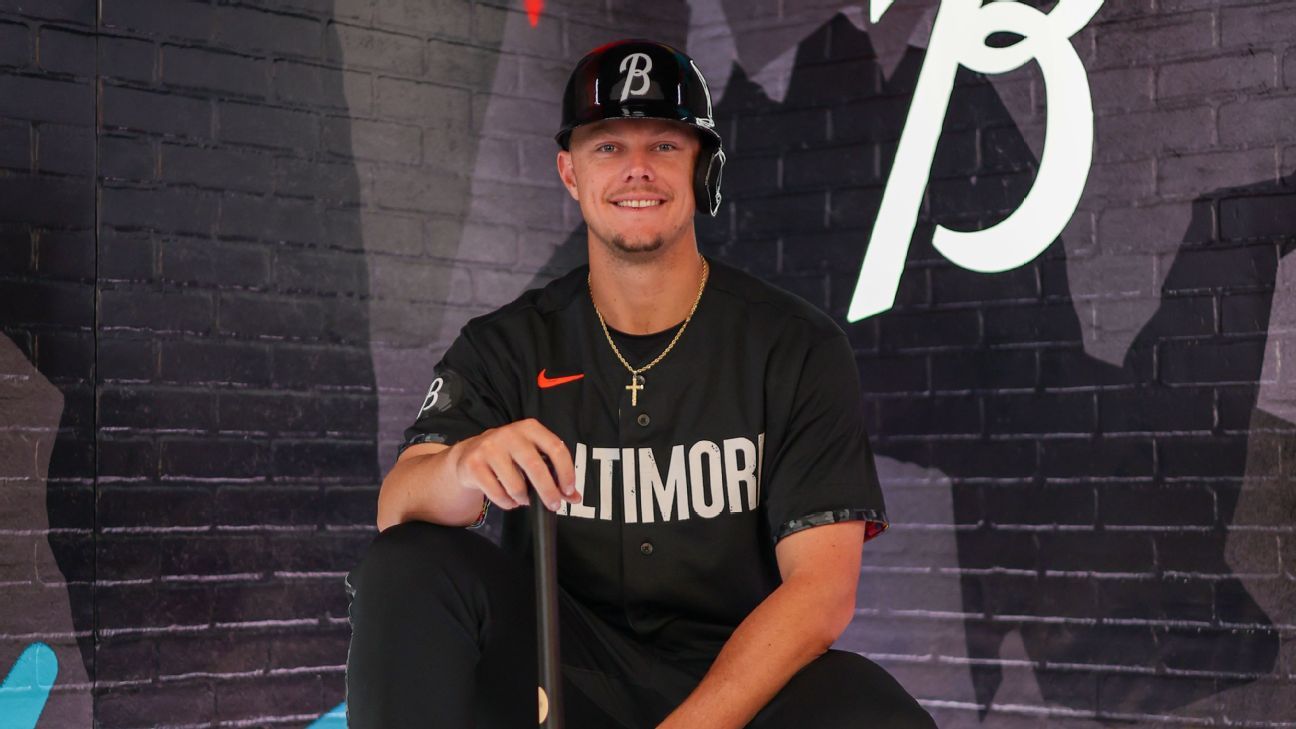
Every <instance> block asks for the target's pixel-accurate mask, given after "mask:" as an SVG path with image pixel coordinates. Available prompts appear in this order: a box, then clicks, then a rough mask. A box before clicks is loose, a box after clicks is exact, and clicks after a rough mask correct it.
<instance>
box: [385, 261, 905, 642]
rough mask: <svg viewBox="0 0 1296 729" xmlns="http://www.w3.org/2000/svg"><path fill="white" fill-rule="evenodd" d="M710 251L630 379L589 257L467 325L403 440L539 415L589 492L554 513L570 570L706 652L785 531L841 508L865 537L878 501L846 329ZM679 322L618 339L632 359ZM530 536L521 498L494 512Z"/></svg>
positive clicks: (607, 597) (512, 537)
mask: <svg viewBox="0 0 1296 729" xmlns="http://www.w3.org/2000/svg"><path fill="white" fill-rule="evenodd" d="M708 261H709V262H710V267H711V272H710V277H709V279H708V281H707V284H706V287H705V289H704V291H703V293H702V297H701V299H700V301H699V303H698V306H697V311H696V312H695V314H694V316H693V318H692V320H690V322H689V324H688V326H687V328H686V329H685V331H684V333H683V335H682V336H681V337H680V339H679V341H678V342H677V343H676V345H675V348H674V349H673V350H671V352H670V353H669V354H667V355H666V356H665V358H663V359H662V360H661V361H660V362H658V363H657V364H656V365H655V366H653V367H652V368H651V369H649V370H648V371H647V372H644V373H643V374H642V377H643V381H642V383H641V384H642V389H638V390H637V391H632V390H630V389H628V387H627V386H628V385H630V384H631V376H630V372H629V371H628V370H627V369H626V368H625V366H624V365H622V364H621V362H620V361H619V360H618V359H617V357H616V355H615V354H614V353H613V351H612V348H611V347H610V346H609V345H608V342H607V339H606V337H605V336H604V334H603V331H602V329H601V327H600V326H599V322H598V319H597V316H596V314H595V312H594V307H593V303H592V301H591V299H590V295H589V289H588V287H587V284H586V275H587V273H588V271H589V266H588V265H585V266H581V267H579V268H577V269H575V270H573V271H571V272H570V273H568V274H566V275H565V276H562V277H560V278H558V279H556V280H554V281H553V282H551V283H550V284H549V285H547V286H545V287H543V288H539V289H533V290H530V291H527V292H525V293H524V294H522V295H521V296H519V297H518V298H517V299H516V300H514V301H513V302H511V303H509V304H507V305H505V306H503V307H501V308H500V309H497V310H496V311H494V312H491V313H489V314H485V315H483V316H479V317H477V318H474V319H472V320H471V321H469V322H468V323H467V324H466V325H465V326H464V328H463V330H462V331H461V332H460V335H459V337H458V338H457V339H456V340H455V341H454V342H453V343H452V344H451V346H450V348H449V349H448V350H447V351H446V353H445V355H444V357H443V358H442V359H441V361H440V362H439V363H438V364H437V365H436V369H435V373H434V377H433V380H432V385H431V387H430V388H429V390H428V394H427V397H426V398H425V399H424V402H423V405H422V407H421V408H420V410H419V413H418V416H417V418H416V421H415V422H414V424H413V425H412V426H411V427H410V428H409V429H407V430H406V432H405V440H404V443H403V444H402V445H401V450H404V448H406V447H408V446H410V445H413V444H415V443H425V442H434V443H446V444H453V443H455V442H457V441H459V440H462V439H464V438H468V437H471V436H474V435H477V434H479V433H481V432H482V431H484V430H486V429H488V428H494V427H498V426H501V425H505V424H507V423H510V422H514V421H517V420H521V419H524V418H528V417H533V418H536V419H537V420H538V421H540V423H542V424H543V425H544V426H545V427H547V428H548V429H549V430H551V431H553V432H554V433H555V434H556V435H558V436H559V437H560V438H562V439H563V441H564V442H565V443H566V444H567V447H568V449H569V450H570V451H571V453H572V456H573V458H574V461H575V466H576V486H577V488H578V489H579V490H580V491H581V492H582V501H581V502H580V503H578V504H564V505H563V507H562V508H561V509H560V511H559V516H558V573H559V581H560V583H561V585H562V586H563V588H564V589H566V590H567V591H569V592H570V593H571V594H573V595H574V596H576V597H577V598H579V599H581V600H582V601H583V602H585V603H586V604H588V605H589V606H590V607H591V608H593V609H594V610H596V611H597V612H598V613H599V614H600V615H601V616H603V617H604V618H606V619H608V620H609V621H611V622H613V623H614V624H618V625H620V626H622V627H624V628H626V629H629V630H632V631H634V632H635V633H637V634H639V635H641V636H643V637H645V638H650V639H652V640H654V641H656V642H657V643H658V644H659V645H662V646H664V647H666V648H668V649H675V650H677V651H679V652H681V653H686V652H689V651H690V650H692V649H696V650H697V651H699V652H702V653H707V652H710V653H711V654H714V651H715V650H718V646H719V645H720V644H722V643H723V642H724V641H725V640H726V639H727V638H728V637H729V634H730V633H731V632H732V631H733V629H734V628H735V627H736V626H737V625H738V623H739V622H741V621H742V619H743V618H744V617H746V616H747V614H748V613H749V612H751V610H752V609H753V608H755V607H756V605H757V604H759V603H760V602H761V600H763V599H764V598H765V597H766V596H767V595H768V594H769V593H770V592H772V591H773V590H774V588H775V587H777V586H778V584H779V581H780V577H779V572H778V565H777V563H776V561H775V557H774V545H775V543H776V542H777V541H778V540H779V539H782V538H783V537H785V536H787V535H788V534H791V533H793V532H796V531H798V530H800V529H805V528H809V527H813V526H817V525H820V524H828V523H832V522H836V521H842V520H850V519H856V520H859V519H862V520H865V521H866V522H867V537H869V538H871V537H873V536H875V535H877V534H879V533H881V532H882V530H884V529H885V528H886V525H887V521H886V514H885V509H884V505H883V500H882V490H881V487H880V486H879V484H878V479H877V474H876V469H875V467H874V464H873V455H872V452H871V450H870V448H869V443H868V436H867V433H866V432H865V428H864V424H863V416H862V413H861V398H860V386H859V373H858V370H857V365H856V362H855V359H854V356H853V352H852V349H851V347H850V343H849V341H848V339H847V337H846V335H845V333H843V331H842V330H841V328H840V327H839V326H838V325H837V324H836V323H835V322H834V321H833V320H832V319H831V318H830V317H828V316H827V315H826V314H824V313H823V312H822V311H820V310H819V309H817V308H815V307H814V306H813V305H811V304H810V303H809V302H807V301H805V300H804V299H801V298H800V297H797V296H795V295H793V294H791V293H789V292H787V291H784V290H782V289H780V288H777V287H775V286H772V285H770V284H768V283H765V282H764V281H761V280H760V279H758V278H755V277H753V276H751V275H749V274H747V273H744V272H742V271H740V270H738V269H736V268H733V267H731V266H729V265H726V264H724V263H721V262H718V261H715V260H712V259H708ZM677 329H678V325H677V326H676V327H672V328H671V329H668V330H666V331H664V332H660V333H657V334H650V335H643V336H631V335H625V334H617V335H616V340H617V346H618V347H620V348H621V350H622V353H623V355H625V357H626V359H627V360H628V361H629V362H630V364H631V365H632V366H634V367H636V368H638V367H641V366H643V365H644V364H646V363H647V362H648V361H651V359H652V358H655V357H656V356H657V355H658V354H660V352H661V351H662V350H663V349H665V347H666V345H667V344H668V343H669V341H670V338H671V337H672V336H674V334H675V331H676V330H677ZM635 392H637V395H636V394H634V393H635ZM635 399H637V403H636V404H633V405H632V400H635ZM532 503H535V504H538V503H539V502H538V500H533V502H532ZM538 508H543V507H538ZM530 543H531V542H530V532H529V521H528V519H527V518H526V513H525V510H524V509H515V510H512V511H508V512H505V514H504V524H503V536H502V543H501V544H502V546H503V547H504V548H506V549H510V550H516V551H518V552H528V551H529V548H530Z"/></svg>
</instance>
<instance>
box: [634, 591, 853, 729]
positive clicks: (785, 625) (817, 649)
mask: <svg viewBox="0 0 1296 729" xmlns="http://www.w3.org/2000/svg"><path fill="white" fill-rule="evenodd" d="M853 613H854V605H853V604H849V605H846V604H842V603H841V601H840V600H837V602H836V604H833V598H832V597H831V596H828V595H826V594H825V590H824V587H823V585H822V583H821V582H820V581H818V580H815V579H813V578H812V577H809V576H807V578H805V579H801V580H799V581H795V582H784V583H783V584H782V585H780V586H779V587H778V589H776V590H775V591H774V592H772V593H770V595H769V597H767V598H765V600H764V601H763V602H761V604H760V605H758V606H756V609H755V610H753V611H752V612H751V614H749V615H748V616H747V618H746V619H745V620H743V621H742V623H740V624H739V625H738V628H737V629H736V630H734V632H733V635H731V636H730V637H729V640H728V641H727V642H726V643H725V645H724V648H723V649H722V650H721V651H720V655H719V656H717V657H716V660H715V663H713V664H712V665H711V669H710V670H709V671H707V674H706V676H704V677H703V678H702V681H701V683H699V684H698V686H697V688H695V689H694V690H693V693H691V694H689V697H688V698H687V699H685V701H684V703H682V704H680V705H679V707H678V708H676V709H675V711H673V712H671V714H670V716H668V717H666V720H665V721H664V722H662V723H661V724H660V725H659V729H700V728H702V729H740V728H741V727H744V726H746V725H747V723H748V722H750V721H751V719H752V717H754V716H756V713H757V712H759V711H760V710H761V709H762V708H763V707H764V706H765V704H767V703H769V700H770V699H772V698H773V697H774V695H775V694H777V693H778V692H779V690H780V689H782V688H783V686H784V685H786V684H787V682H788V679H790V678H792V676H793V674H795V673H796V672H797V671H799V670H801V668H802V667H804V666H805V665H806V664H808V663H810V662H811V661H812V660H814V659H815V658H817V657H818V656H820V655H822V654H823V653H824V652H825V651H827V650H828V648H829V647H830V646H831V645H832V644H833V641H835V640H836V639H837V636H838V635H840V634H841V631H842V630H844V629H845V626H846V625H847V624H848V623H849V622H850V618H851V615H852V614H853Z"/></svg>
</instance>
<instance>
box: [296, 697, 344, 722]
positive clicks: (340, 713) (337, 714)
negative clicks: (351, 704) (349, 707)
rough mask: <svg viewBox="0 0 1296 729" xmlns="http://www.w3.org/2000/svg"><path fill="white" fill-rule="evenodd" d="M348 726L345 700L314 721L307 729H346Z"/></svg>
mask: <svg viewBox="0 0 1296 729" xmlns="http://www.w3.org/2000/svg"><path fill="white" fill-rule="evenodd" d="M346 726H347V723H346V702H345V701H343V702H342V703H340V704H338V705H337V706H334V707H333V708H332V709H330V710H329V712H328V713H327V714H325V715H323V716H321V717H320V718H318V719H316V720H315V721H314V722H312V723H311V724H310V726H308V727H306V729H346Z"/></svg>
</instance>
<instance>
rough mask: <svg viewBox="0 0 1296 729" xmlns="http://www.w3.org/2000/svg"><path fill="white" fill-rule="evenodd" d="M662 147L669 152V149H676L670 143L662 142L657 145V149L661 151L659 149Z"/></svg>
mask: <svg viewBox="0 0 1296 729" xmlns="http://www.w3.org/2000/svg"><path fill="white" fill-rule="evenodd" d="M663 147H665V148H666V149H668V150H670V149H676V147H675V145H674V144H672V143H671V142H662V143H661V144H659V145H657V148H658V149H661V148H663Z"/></svg>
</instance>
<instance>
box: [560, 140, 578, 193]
mask: <svg viewBox="0 0 1296 729" xmlns="http://www.w3.org/2000/svg"><path fill="white" fill-rule="evenodd" d="M558 177H559V178H561V179H562V183H563V186H564V187H566V188H567V193H568V194H570V195H571V196H572V199H573V200H575V201H577V202H580V196H579V195H578V194H577V191H576V165H575V164H574V163H573V162H572V154H571V152H568V151H567V150H565V149H560V150H558Z"/></svg>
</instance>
